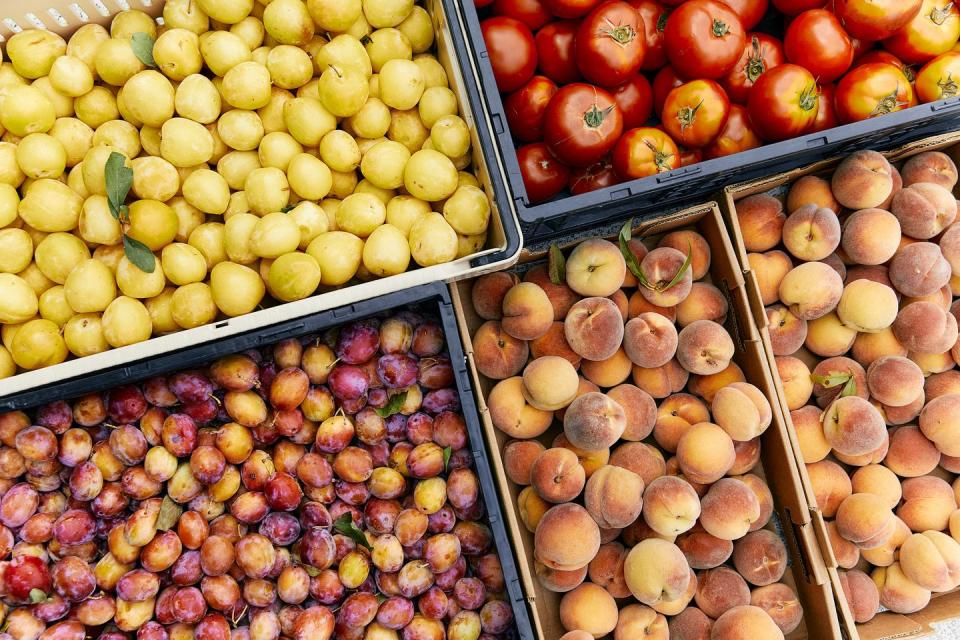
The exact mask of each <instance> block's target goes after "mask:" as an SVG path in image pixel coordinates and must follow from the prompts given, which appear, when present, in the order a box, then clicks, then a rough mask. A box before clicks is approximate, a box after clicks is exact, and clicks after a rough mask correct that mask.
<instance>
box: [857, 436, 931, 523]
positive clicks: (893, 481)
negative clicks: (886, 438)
mask: <svg viewBox="0 0 960 640" xmlns="http://www.w3.org/2000/svg"><path fill="white" fill-rule="evenodd" d="M912 428H913V429H916V427H912ZM909 429H910V427H904V428H901V429H897V430H896V432H895V433H894V434H893V436H892V437H891V438H890V440H891V442H892V443H897V447H898V452H899V448H900V447H901V446H903V447H905V448H907V449H909V446H910V445H911V444H913V442H914V441H913V439H912V438H911V437H910V435H909V434H910V431H909ZM901 432H902V433H903V434H908V435H907V436H906V437H905V436H903V435H901V436H900V437H899V438H898V437H897V434H898V433H901ZM900 442H903V443H904V444H903V445H901V444H900ZM893 452H894V447H893V446H891V447H890V452H889V453H888V454H887V459H886V460H884V464H889V462H890V460H889V458H890V454H891V453H893ZM850 486H851V489H852V491H853V493H872V494H874V495H876V496H879V497H881V498H883V501H884V502H885V503H886V505H887V506H888V507H889V508H891V509H894V508H896V506H897V505H898V504H900V498H901V497H903V490H902V489H901V488H900V479H899V478H898V477H897V475H896V474H895V473H894V472H893V471H891V470H890V468H888V467H885V466H883V465H879V464H868V465H867V466H865V467H860V468H859V469H857V470H856V472H854V474H853V476H851V478H850Z"/></svg>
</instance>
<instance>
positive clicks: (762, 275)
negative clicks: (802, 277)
mask: <svg viewBox="0 0 960 640" xmlns="http://www.w3.org/2000/svg"><path fill="white" fill-rule="evenodd" d="M747 263H748V264H749V265H750V269H751V270H752V271H753V273H754V275H755V276H756V282H757V288H758V289H759V290H760V299H761V300H762V301H763V304H765V305H768V304H773V303H774V302H776V301H777V300H779V299H780V282H781V281H782V280H783V277H784V276H785V275H787V273H789V272H790V270H791V269H793V262H792V261H791V260H790V256H788V255H787V254H786V253H785V252H783V251H779V250H775V251H768V252H766V253H748V254H747Z"/></svg>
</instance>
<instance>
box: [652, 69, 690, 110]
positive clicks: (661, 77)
mask: <svg viewBox="0 0 960 640" xmlns="http://www.w3.org/2000/svg"><path fill="white" fill-rule="evenodd" d="M684 82H686V80H684V79H683V78H681V77H680V76H678V75H677V72H676V71H674V70H673V67H664V68H663V69H660V71H659V72H658V73H657V75H656V76H654V78H653V111H654V113H663V103H664V102H666V101H667V95H668V94H669V93H670V92H671V91H673V90H674V89H676V88H677V87H679V86H680V85H682V84H683V83H684Z"/></svg>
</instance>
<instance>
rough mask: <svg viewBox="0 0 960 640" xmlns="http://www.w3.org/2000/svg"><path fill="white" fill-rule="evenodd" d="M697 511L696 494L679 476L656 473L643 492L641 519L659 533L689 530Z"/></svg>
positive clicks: (698, 502)
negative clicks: (656, 475) (658, 475)
mask: <svg viewBox="0 0 960 640" xmlns="http://www.w3.org/2000/svg"><path fill="white" fill-rule="evenodd" d="M700 513H701V509H700V498H699V496H698V495H697V492H696V491H694V489H693V487H692V486H690V483H689V482H687V481H686V480H684V479H683V478H678V477H677V476H660V477H659V478H656V479H654V480H653V482H651V483H650V484H648V485H647V488H646V489H645V490H644V492H643V520H644V521H645V522H646V523H647V524H648V525H649V526H650V528H651V529H653V530H654V531H656V532H657V533H659V534H661V535H665V536H676V535H679V534H681V533H683V532H684V531H689V530H690V528H691V527H693V525H694V524H695V523H696V521H697V518H699V517H700Z"/></svg>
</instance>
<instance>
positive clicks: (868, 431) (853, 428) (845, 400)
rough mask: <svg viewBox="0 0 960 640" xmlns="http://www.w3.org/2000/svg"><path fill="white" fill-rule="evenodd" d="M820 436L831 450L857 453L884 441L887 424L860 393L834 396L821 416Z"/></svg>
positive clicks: (879, 444)
mask: <svg viewBox="0 0 960 640" xmlns="http://www.w3.org/2000/svg"><path fill="white" fill-rule="evenodd" d="M823 435H824V437H826V439H827V442H829V443H830V446H832V447H833V449H834V451H837V452H839V453H842V454H845V455H848V456H859V455H864V454H866V453H870V452H871V451H874V450H875V449H877V448H878V447H880V446H882V445H883V444H884V443H885V442H886V441H887V425H886V423H885V422H884V421H883V416H881V415H880V412H879V411H877V409H876V407H874V406H873V405H872V404H870V403H869V402H867V401H866V400H864V399H863V398H861V397H859V396H846V397H842V398H837V399H836V400H834V401H833V403H832V404H831V405H830V406H829V407H827V410H826V411H825V412H824V415H823Z"/></svg>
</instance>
